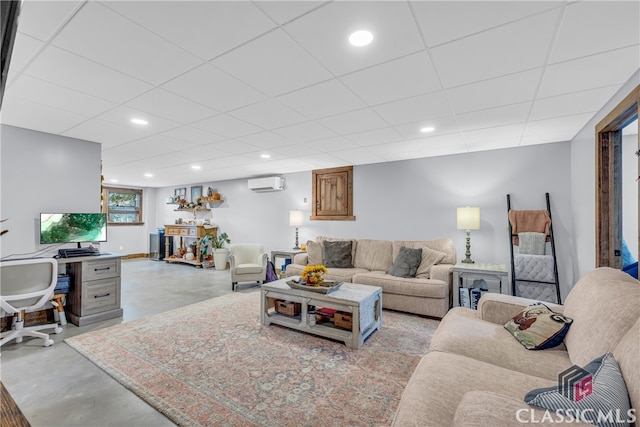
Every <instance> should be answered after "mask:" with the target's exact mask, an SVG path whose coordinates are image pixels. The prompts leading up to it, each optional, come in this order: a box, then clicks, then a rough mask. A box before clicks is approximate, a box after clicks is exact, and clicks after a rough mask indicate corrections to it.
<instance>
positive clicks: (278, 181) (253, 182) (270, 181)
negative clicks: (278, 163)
mask: <svg viewBox="0 0 640 427" xmlns="http://www.w3.org/2000/svg"><path fill="white" fill-rule="evenodd" d="M248 185H249V190H253V191H257V192H262V191H280V190H284V180H283V179H282V178H281V177H279V176H269V177H266V178H255V179H250V180H249V181H248Z"/></svg>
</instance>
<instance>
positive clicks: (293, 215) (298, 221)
mask: <svg viewBox="0 0 640 427" xmlns="http://www.w3.org/2000/svg"><path fill="white" fill-rule="evenodd" d="M302 224H304V212H302V211H289V225H290V226H291V227H301V226H302Z"/></svg>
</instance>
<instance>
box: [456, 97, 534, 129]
mask: <svg viewBox="0 0 640 427" xmlns="http://www.w3.org/2000/svg"><path fill="white" fill-rule="evenodd" d="M531 105H532V103H531V102H523V103H520V104H513V105H507V106H504V107H497V108H489V109H486V110H480V111H474V112H472V113H465V114H458V115H456V120H457V121H458V125H459V126H460V130H461V131H463V132H465V131H469V130H474V129H485V128H492V127H497V126H506V125H510V124H515V123H524V122H526V121H527V117H528V116H529V111H531Z"/></svg>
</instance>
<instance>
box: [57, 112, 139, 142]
mask: <svg viewBox="0 0 640 427" xmlns="http://www.w3.org/2000/svg"><path fill="white" fill-rule="evenodd" d="M62 135H64V136H70V137H72V138H78V139H86V140H87V141H93V142H99V143H101V144H103V148H105V147H107V146H116V145H120V144H124V143H126V142H130V141H135V140H136V139H140V138H144V137H145V136H149V135H150V132H148V131H146V130H143V129H140V128H134V127H132V126H129V125H126V124H117V123H114V122H111V121H107V120H100V119H91V120H87V121H86V122H83V123H81V124H79V125H77V126H74V127H73V128H71V129H69V130H67V131H65V132H63V133H62Z"/></svg>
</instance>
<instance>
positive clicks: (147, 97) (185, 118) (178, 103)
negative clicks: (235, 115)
mask: <svg viewBox="0 0 640 427" xmlns="http://www.w3.org/2000/svg"><path fill="white" fill-rule="evenodd" d="M125 105H126V106H128V107H130V108H132V109H138V110H140V111H147V112H149V113H152V114H155V115H157V116H160V117H164V118H166V119H171V120H173V121H176V122H180V123H182V124H188V123H191V122H195V121H198V120H202V119H205V118H207V117H211V116H214V115H216V114H218V113H219V112H218V111H216V110H214V109H213V108H209V107H206V106H204V105H202V104H199V103H197V102H193V101H191V100H190V99H187V98H184V97H182V96H178V95H176V94H174V93H171V92H168V91H166V90H164V89H160V88H156V89H152V90H150V91H149V92H147V93H144V94H142V95H140V96H138V97H136V98H134V99H132V100H131V101H129V102H127V103H126V104H125Z"/></svg>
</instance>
